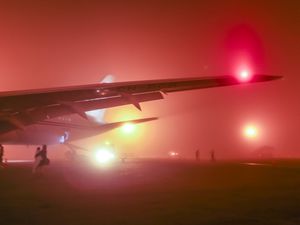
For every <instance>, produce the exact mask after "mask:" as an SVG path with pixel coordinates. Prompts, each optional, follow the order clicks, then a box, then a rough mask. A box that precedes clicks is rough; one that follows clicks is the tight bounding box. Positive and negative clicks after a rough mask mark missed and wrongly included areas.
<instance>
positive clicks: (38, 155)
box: [32, 147, 42, 173]
mask: <svg viewBox="0 0 300 225" xmlns="http://www.w3.org/2000/svg"><path fill="white" fill-rule="evenodd" d="M41 161H42V156H41V148H40V147H37V149H36V151H35V154H34V163H33V167H32V173H36V172H37V170H38V168H39V165H40V162H41Z"/></svg>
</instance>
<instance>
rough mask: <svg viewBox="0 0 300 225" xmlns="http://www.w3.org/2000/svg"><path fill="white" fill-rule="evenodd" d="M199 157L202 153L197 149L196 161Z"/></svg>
mask: <svg viewBox="0 0 300 225" xmlns="http://www.w3.org/2000/svg"><path fill="white" fill-rule="evenodd" d="M199 155H200V151H199V149H197V150H196V152H195V158H196V161H198V160H199Z"/></svg>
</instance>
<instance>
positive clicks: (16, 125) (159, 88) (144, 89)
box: [0, 74, 281, 145]
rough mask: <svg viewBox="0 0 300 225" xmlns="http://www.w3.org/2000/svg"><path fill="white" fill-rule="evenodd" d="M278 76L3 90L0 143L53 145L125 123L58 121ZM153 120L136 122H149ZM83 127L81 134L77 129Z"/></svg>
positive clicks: (217, 77)
mask: <svg viewBox="0 0 300 225" xmlns="http://www.w3.org/2000/svg"><path fill="white" fill-rule="evenodd" d="M280 78H281V76H275V75H259V74H257V75H252V76H251V77H249V78H248V79H247V80H246V81H245V80H244V79H243V80H241V79H239V78H238V77H236V76H231V75H224V76H210V77H196V78H179V79H178V78H177V79H158V80H141V81H129V82H114V83H97V84H90V85H79V86H67V87H57V88H46V89H35V90H23V91H8V92H0V143H1V144H9V145H53V144H59V143H65V142H69V141H73V140H77V139H80V138H85V137H89V136H93V135H98V134H100V133H102V132H105V131H108V130H111V129H115V128H117V127H119V126H121V125H122V124H124V123H125V122H126V121H125V122H124V121H123V122H122V121H121V122H116V123H110V124H95V123H92V122H88V124H85V125H81V124H70V123H64V122H59V121H57V119H58V118H64V117H67V118H68V117H69V116H74V115H77V116H79V117H81V118H84V119H85V120H86V121H88V120H89V119H88V115H87V113H86V112H87V111H91V110H99V109H106V108H111V107H117V106H122V105H129V104H132V105H133V106H135V107H136V108H137V109H139V110H141V109H142V108H141V103H142V102H148V101H154V100H161V99H163V98H164V96H165V95H167V94H169V93H174V92H181V91H188V90H196V89H204V88H213V87H222V86H233V85H243V84H249V83H257V82H266V81H272V80H276V79H280ZM156 119H157V118H156V117H153V118H144V119H138V120H133V121H131V122H132V123H143V122H148V121H152V120H156ZM76 130H77V132H76Z"/></svg>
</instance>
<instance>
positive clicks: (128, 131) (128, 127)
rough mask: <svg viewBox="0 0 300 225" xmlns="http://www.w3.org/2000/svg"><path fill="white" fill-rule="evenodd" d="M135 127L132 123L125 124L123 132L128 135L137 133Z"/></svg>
mask: <svg viewBox="0 0 300 225" xmlns="http://www.w3.org/2000/svg"><path fill="white" fill-rule="evenodd" d="M135 128H136V127H135V125H134V124H132V123H125V124H124V125H123V126H122V131H123V132H124V133H126V134H131V133H133V132H134V131H135Z"/></svg>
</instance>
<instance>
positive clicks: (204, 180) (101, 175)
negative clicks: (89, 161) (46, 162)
mask: <svg viewBox="0 0 300 225" xmlns="http://www.w3.org/2000/svg"><path fill="white" fill-rule="evenodd" d="M0 181H1V183H0V190H1V193H0V224H1V225H2V224H3V225H6V224H16V225H17V224H18V225H19V224H30V225H32V224H39V225H40V224H44V225H48V224H49V225H50V224H51V225H54V224H68V225H69V224H76V225H77V224H81V225H89V224H120V225H127V224H128V225H135V224H137V225H143V224H146V225H150V224H151V225H154V224H163V225H169V224H170V225H171V224H172V225H173V224H174V225H177V224H178V225H179V224H182V225H189V224H215V225H217V224H218V225H219V224H228V225H235V224H262V225H269V224H280V225H281V224H284V225H292V224H300V161H279V160H278V161H275V162H274V161H273V162H266V165H246V164H241V163H239V162H222V163H221V162H218V163H194V162H191V161H190V162H189V161H172V160H141V161H132V162H127V163H124V164H117V165H114V166H112V167H110V168H93V167H89V166H87V165H85V164H80V165H78V164H77V165H70V164H63V163H52V165H51V166H49V167H48V168H46V170H45V171H44V173H43V175H41V176H33V175H32V174H31V165H30V164H26V163H23V164H20V163H18V164H10V165H9V167H8V168H6V169H1V170H0Z"/></svg>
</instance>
